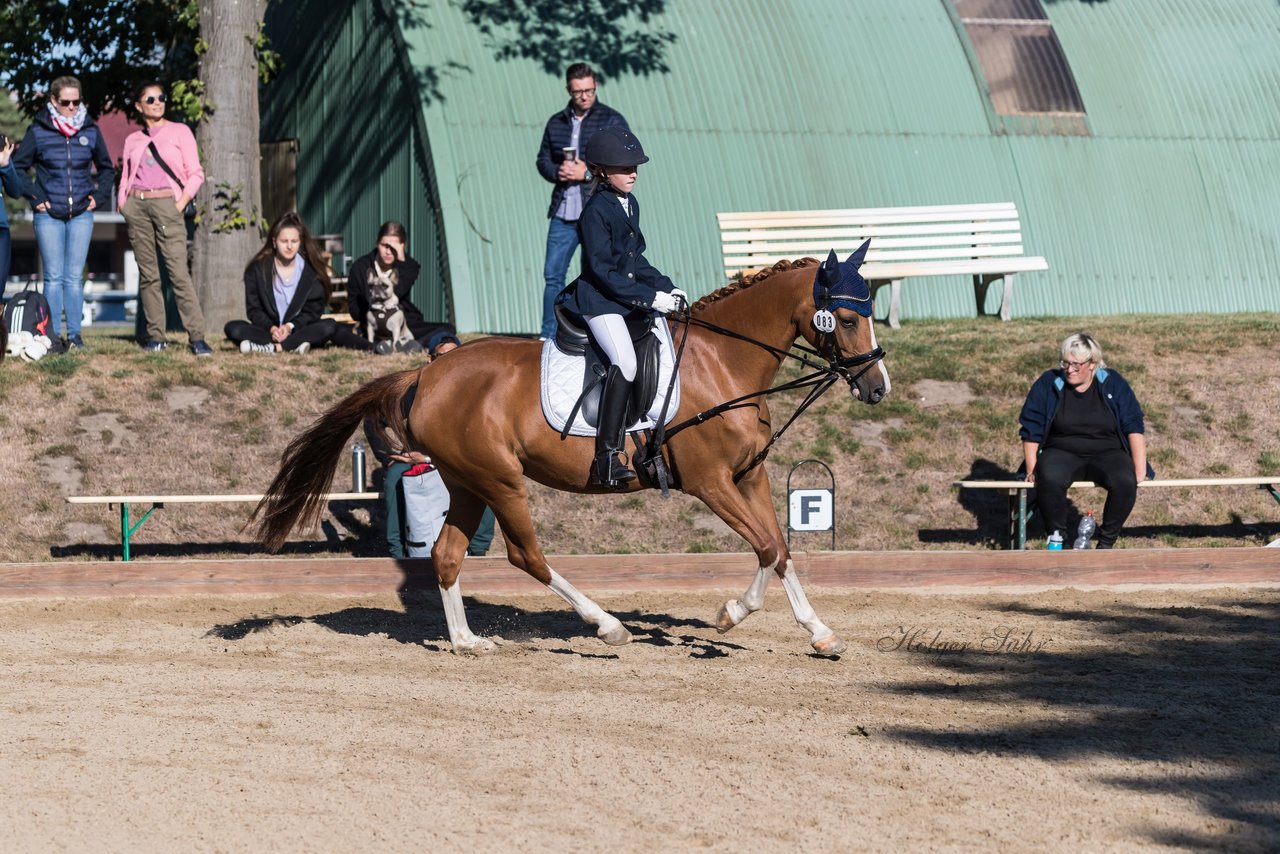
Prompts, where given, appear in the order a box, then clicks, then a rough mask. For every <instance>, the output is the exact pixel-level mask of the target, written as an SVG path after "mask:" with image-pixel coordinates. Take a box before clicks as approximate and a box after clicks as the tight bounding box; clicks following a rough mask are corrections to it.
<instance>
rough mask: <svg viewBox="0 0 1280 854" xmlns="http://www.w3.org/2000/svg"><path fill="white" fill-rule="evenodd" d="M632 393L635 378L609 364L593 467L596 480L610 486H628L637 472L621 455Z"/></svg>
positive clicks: (601, 402)
mask: <svg viewBox="0 0 1280 854" xmlns="http://www.w3.org/2000/svg"><path fill="white" fill-rule="evenodd" d="M630 397H631V381H630V380H627V379H624V378H623V376H622V371H620V370H618V368H617V366H616V365H610V366H609V373H608V374H606V375H605V379H604V390H603V391H601V392H600V417H599V423H598V424H597V425H596V461H595V465H594V466H592V468H591V475H592V480H593V481H595V482H596V483H599V484H602V485H604V486H607V487H609V488H610V489H625V488H626V484H627V482H628V481H632V480H635V479H636V473H635V472H633V471H632V470H631V469H629V468H627V467H626V466H624V465H623V464H622V462H621V461H620V460H619V459H618V454H620V453H622V450H623V447H624V444H625V435H624V433H623V431H624V430H625V429H626V426H627V425H626V424H625V423H624V419H625V418H626V415H627V411H626V410H627V401H628V400H629V399H630Z"/></svg>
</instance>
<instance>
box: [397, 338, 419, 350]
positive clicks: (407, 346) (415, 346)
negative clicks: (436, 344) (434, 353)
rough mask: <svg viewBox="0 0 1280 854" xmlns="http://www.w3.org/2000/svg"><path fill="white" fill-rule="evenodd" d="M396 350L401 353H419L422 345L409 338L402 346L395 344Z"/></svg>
mask: <svg viewBox="0 0 1280 854" xmlns="http://www.w3.org/2000/svg"><path fill="white" fill-rule="evenodd" d="M396 350H398V351H400V352H401V353H421V352H422V345H421V344H419V343H418V342H417V341H415V340H413V339H412V338H410V339H409V340H408V341H405V342H404V343H403V344H397V345H396Z"/></svg>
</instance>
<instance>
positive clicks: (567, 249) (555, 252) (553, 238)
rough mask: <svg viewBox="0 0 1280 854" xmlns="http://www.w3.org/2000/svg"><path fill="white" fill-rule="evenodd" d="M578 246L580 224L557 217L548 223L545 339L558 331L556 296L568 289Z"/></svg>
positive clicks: (544, 277)
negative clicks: (567, 284)
mask: <svg viewBox="0 0 1280 854" xmlns="http://www.w3.org/2000/svg"><path fill="white" fill-rule="evenodd" d="M577 248H578V224H577V223H576V222H569V221H568V220H564V219H560V217H558V216H553V217H552V218H551V220H550V224H549V225H548V226H547V260H546V263H545V264H543V265H542V278H543V279H544V280H545V281H546V290H544V291H543V293H542V332H540V333H539V334H540V335H541V336H542V337H543V338H551V337H552V336H554V335H555V334H556V297H558V296H559V295H560V292H561V291H562V290H564V277H565V274H566V273H568V272H569V262H570V261H572V260H573V253H574V252H575V251H576V250H577Z"/></svg>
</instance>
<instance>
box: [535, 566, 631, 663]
mask: <svg viewBox="0 0 1280 854" xmlns="http://www.w3.org/2000/svg"><path fill="white" fill-rule="evenodd" d="M547 586H548V587H550V588H551V592H552V593H554V594H556V595H557V596H559V597H560V598H561V599H563V600H564V601H566V602H568V603H569V604H570V605H572V606H573V610H575V611H577V612H578V616H579V617H581V618H582V619H584V620H586V621H587V622H588V623H591V625H593V626H597V627H598V628H597V630H596V637H598V638H600V640H602V641H604V642H605V643H607V644H609V645H610V646H621V645H622V644H624V643H630V642H631V632H629V631H627V628H626V626H624V625H622V621H621V620H619V619H618V618H617V617H615V616H613V615H612V614H610V613H609V612H608V611H606V610H605V609H603V608H601V607H600V606H599V605H597V604H596V603H595V602H593V601H591V600H590V599H588V598H587V597H586V596H584V595H582V593H581V592H580V591H579V590H578V588H576V587H574V586H573V585H572V584H570V583H569V582H568V581H565V580H564V577H563V576H562V575H560V573H558V572H556V571H555V570H554V569H553V570H551V583H550V584H548V585H547Z"/></svg>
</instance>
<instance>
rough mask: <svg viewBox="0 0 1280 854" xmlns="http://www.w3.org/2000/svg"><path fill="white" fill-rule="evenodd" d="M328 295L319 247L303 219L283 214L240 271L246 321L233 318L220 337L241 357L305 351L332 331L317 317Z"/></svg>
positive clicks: (328, 322) (330, 324)
mask: <svg viewBox="0 0 1280 854" xmlns="http://www.w3.org/2000/svg"><path fill="white" fill-rule="evenodd" d="M329 293H330V284H329V271H328V269H327V268H326V266H325V265H324V264H323V263H322V262H321V260H320V247H319V245H318V244H317V243H316V241H315V239H314V238H312V236H311V233H310V232H309V231H307V227H306V225H304V224H303V222H302V218H301V217H299V216H298V215H297V214H296V213H287V214H285V215H284V216H282V217H280V219H278V220H277V221H276V222H275V224H274V225H272V226H271V231H270V232H269V233H268V234H267V240H266V243H264V244H263V246H262V248H261V249H259V250H258V253H257V254H256V255H254V256H253V258H252V259H251V260H250V261H249V265H248V266H247V267H245V268H244V305H245V310H246V313H247V314H248V315H249V319H248V321H244V320H232V321H230V322H229V323H228V324H227V325H226V328H225V329H224V333H225V334H226V336H227V338H228V340H230V341H232V342H233V343H235V344H239V345H240V352H241V353H280V352H293V353H299V354H302V353H306V352H307V351H309V350H311V349H312V348H313V347H320V346H323V345H324V344H325V342H327V341H329V340H330V339H331V338H333V336H334V333H335V332H336V330H337V323H335V322H334V321H333V320H331V319H326V318H324V317H322V315H323V314H324V310H325V306H326V305H327V304H328V301H329Z"/></svg>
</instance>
